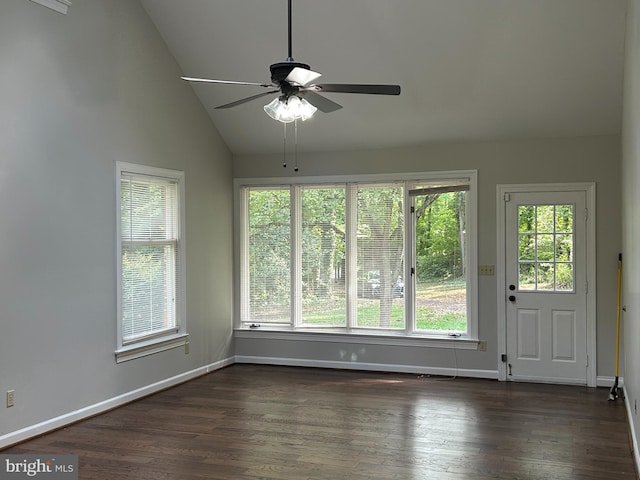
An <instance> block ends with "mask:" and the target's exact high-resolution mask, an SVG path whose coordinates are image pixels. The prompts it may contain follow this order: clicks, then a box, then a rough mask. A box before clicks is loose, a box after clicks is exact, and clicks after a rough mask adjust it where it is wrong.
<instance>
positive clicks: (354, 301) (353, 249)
mask: <svg viewBox="0 0 640 480" xmlns="http://www.w3.org/2000/svg"><path fill="white" fill-rule="evenodd" d="M357 195H358V187H357V185H356V184H353V183H351V184H347V185H346V192H345V202H346V220H347V221H346V226H345V230H346V236H347V239H346V240H347V241H346V250H347V253H346V279H345V281H346V288H347V292H348V293H347V332H348V333H349V332H351V329H352V328H353V327H354V326H355V325H356V322H357V317H358V278H357V275H358V255H357V252H358V238H357V235H358V208H357V207H358V196H357Z"/></svg>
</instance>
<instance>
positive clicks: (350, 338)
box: [235, 326, 479, 350]
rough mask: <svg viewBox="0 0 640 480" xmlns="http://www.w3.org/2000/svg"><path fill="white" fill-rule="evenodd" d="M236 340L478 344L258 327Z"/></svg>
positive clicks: (472, 346) (466, 346)
mask: <svg viewBox="0 0 640 480" xmlns="http://www.w3.org/2000/svg"><path fill="white" fill-rule="evenodd" d="M235 336H236V338H259V339H265V340H293V341H308V342H328V343H361V344H367V345H391V346H403V347H430V348H452V349H456V350H477V349H478V344H479V340H477V339H470V338H466V337H456V338H453V337H444V336H434V335H431V336H426V335H418V334H414V335H404V334H402V335H393V334H389V333H383V334H379V333H371V332H366V333H344V332H337V331H332V332H329V331H326V330H324V331H317V330H315V331H309V330H304V331H286V330H274V329H271V330H270V329H269V328H268V327H264V326H261V327H260V328H259V329H256V328H236V329H235Z"/></svg>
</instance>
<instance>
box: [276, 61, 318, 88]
mask: <svg viewBox="0 0 640 480" xmlns="http://www.w3.org/2000/svg"><path fill="white" fill-rule="evenodd" d="M296 67H297V68H304V69H305V70H311V67H310V66H309V65H307V64H306V63H299V62H279V63H274V64H273V65H271V66H270V67H269V70H271V81H272V82H273V83H274V84H275V85H283V84H286V82H285V81H284V80H285V78H287V76H288V75H289V74H290V73H291V70H293V69H294V68H296Z"/></svg>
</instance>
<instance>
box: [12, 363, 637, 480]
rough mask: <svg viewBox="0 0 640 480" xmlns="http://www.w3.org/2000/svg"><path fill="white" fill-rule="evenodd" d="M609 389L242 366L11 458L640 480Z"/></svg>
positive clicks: (125, 469)
mask: <svg viewBox="0 0 640 480" xmlns="http://www.w3.org/2000/svg"><path fill="white" fill-rule="evenodd" d="M607 397H608V390H606V389H588V388H583V387H568V386H551V385H534V384H514V383H499V382H496V381H489V380H473V379H460V378H458V379H455V380H445V379H439V378H437V377H433V378H420V377H416V376H415V375H400V374H378V373H369V372H349V371H336V370H320V369H305V368H289V367H269V366H253V365H234V366H231V367H228V368H225V369H223V370H220V371H217V372H214V373H212V374H210V375H207V376H205V377H201V378H199V379H196V380H194V381H191V382H189V383H186V384H183V385H180V386H178V387H175V388H173V389H170V390H166V391H164V392H161V393H158V394H156V395H153V396H151V397H147V398H145V399H143V400H140V401H138V402H135V403H132V404H129V405H127V406H124V407H122V408H119V409H117V410H113V411H111V412H108V413H105V414H103V415H100V416H97V417H94V418H91V419H88V420H86V421H83V422H81V423H78V424H75V425H72V426H69V427H67V428H65V429H63V430H59V431H57V432H53V433H51V434H48V435H45V436H43V437H40V438H37V439H34V440H31V441H28V442H26V443H23V444H21V445H17V446H14V447H12V448H10V449H8V450H5V451H4V452H2V453H38V454H45V453H55V454H78V455H79V459H80V478H81V479H83V480H86V479H99V480H114V479H141V480H143V479H154V480H161V479H171V480H190V479H194V480H195V479H232V480H257V479H268V480H274V479H283V480H285V479H286V480H297V479H305V480H307V479H309V480H310V479H314V480H315V479H322V480H338V479H349V480H365V479H371V480H383V479H384V480H410V479H438V480H449V479H456V480H457V479H473V480H485V479H486V480H489V479H491V480H495V479H535V480H541V479H557V480H569V479H585V480H595V479H614V480H624V479H635V478H636V476H635V473H634V466H633V460H632V454H631V452H630V449H629V441H628V433H627V426H626V425H627V424H626V413H625V409H624V403H623V401H622V400H618V401H616V402H609V401H607Z"/></svg>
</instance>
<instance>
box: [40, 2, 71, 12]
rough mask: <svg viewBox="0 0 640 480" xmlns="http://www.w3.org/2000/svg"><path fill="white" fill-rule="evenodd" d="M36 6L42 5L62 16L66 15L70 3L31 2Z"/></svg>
mask: <svg viewBox="0 0 640 480" xmlns="http://www.w3.org/2000/svg"><path fill="white" fill-rule="evenodd" d="M31 1H32V2H34V3H37V4H38V5H42V6H44V7H47V8H50V9H51V10H55V11H56V12H58V13H62V14H63V15H66V14H67V11H68V10H69V7H70V6H71V2H70V1H69V0H31Z"/></svg>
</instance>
